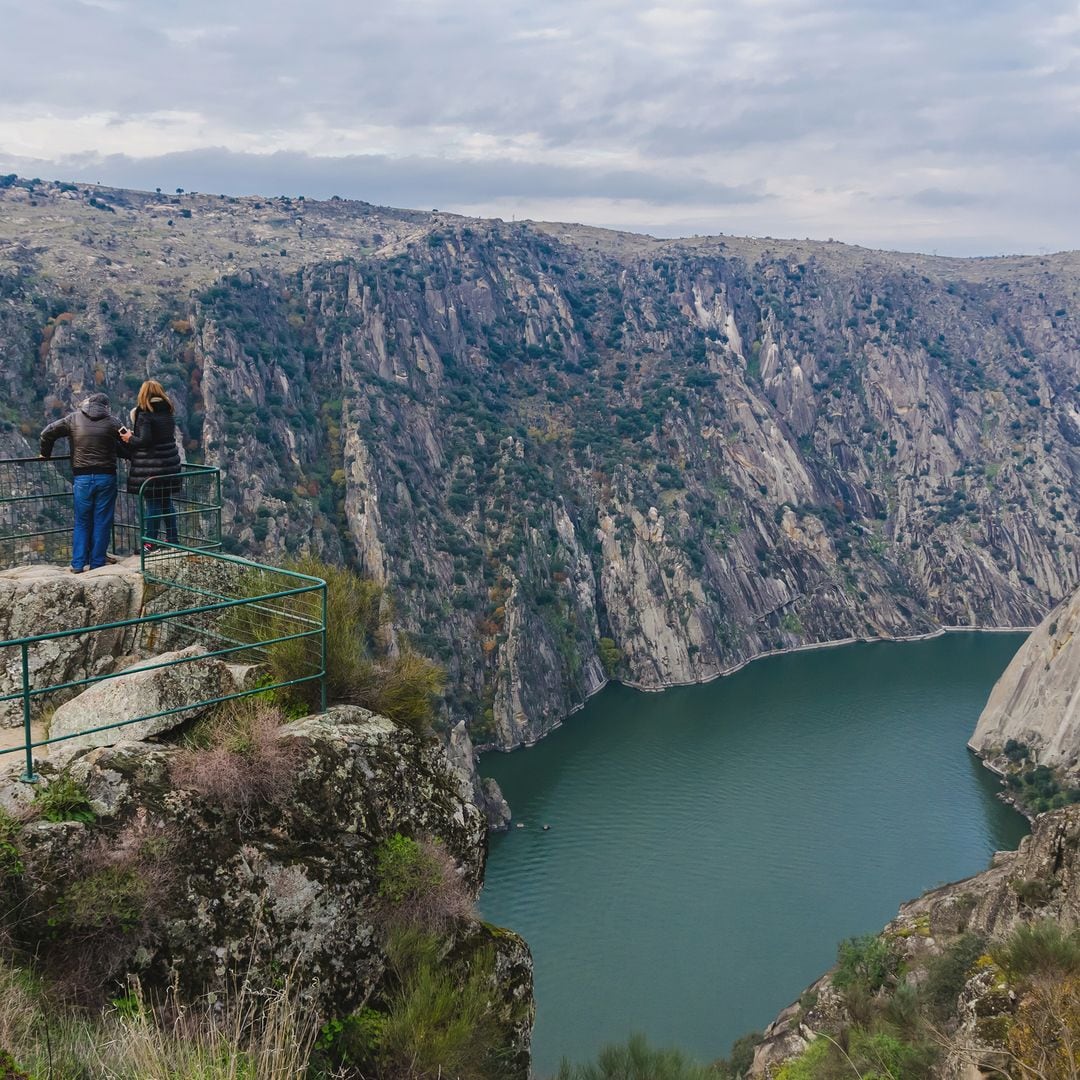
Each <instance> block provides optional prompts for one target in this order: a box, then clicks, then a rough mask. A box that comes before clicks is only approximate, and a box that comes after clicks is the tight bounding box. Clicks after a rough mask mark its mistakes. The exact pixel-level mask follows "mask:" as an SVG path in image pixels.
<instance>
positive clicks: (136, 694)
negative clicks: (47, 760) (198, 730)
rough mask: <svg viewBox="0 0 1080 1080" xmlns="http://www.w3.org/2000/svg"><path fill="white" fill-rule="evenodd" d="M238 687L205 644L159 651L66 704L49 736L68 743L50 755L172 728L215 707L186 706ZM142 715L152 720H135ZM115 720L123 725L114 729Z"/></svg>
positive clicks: (53, 721)
mask: <svg viewBox="0 0 1080 1080" xmlns="http://www.w3.org/2000/svg"><path fill="white" fill-rule="evenodd" d="M236 689H237V685H236V683H235V682H234V680H233V673H232V671H230V669H229V667H228V665H227V664H224V663H223V662H222V661H220V660H217V659H215V658H213V657H208V656H207V655H206V650H205V649H204V648H203V647H202V646H200V645H190V646H188V648H186V649H181V650H179V651H177V652H169V653H159V654H158V655H156V656H154V657H152V658H151V659H148V660H140V661H137V662H136V663H134V664H132V665H130V666H128V667H125V668H121V669H120V671H119V672H118V673H117V674H116V675H115V676H112V677H110V678H108V679H105V680H103V681H101V682H98V683H94V684H93V685H92V686H91V687H89V688H88V689H86V690H84V691H83V692H82V693H81V694H79V696H78V697H75V698H72V699H71V700H70V701H67V702H65V703H64V704H63V705H61V706H60V707H59V708H58V709H57V710H56V712H54V713H53V715H52V719H51V720H50V721H49V738H50V739H63V740H64V741H63V742H57V743H53V744H52V745H50V747H49V750H48V753H49V756H50V757H51V758H52V759H53V761H57V762H60V761H66V760H67V759H68V758H70V757H71V756H72V755H74V754H76V753H78V752H79V751H80V750H86V749H89V748H90V747H94V746H112V745H114V744H115V743H117V742H121V741H127V740H141V739H147V738H149V737H150V736H152V735H159V734H161V733H162V732H165V731H171V730H172V729H173V728H175V727H177V726H178V725H180V724H183V723H186V722H188V721H190V720H194V719H196V718H197V717H199V716H201V715H203V713H205V712H206V711H207V709H208V708H210V706H207V705H202V706H201V707H200V706H198V705H196V706H195V707H188V708H184V707H183V706H192V703H198V702H216V701H218V700H219V699H220V698H222V697H224V696H225V695H226V694H231V693H234V692H235V691H236ZM140 716H145V717H148V719H146V720H134V718H135V717H140ZM133 720H134V722H133ZM114 724H122V725H123V727H112V726H111V725H114ZM98 729H105V730H98ZM80 732H84V733H85V734H80Z"/></svg>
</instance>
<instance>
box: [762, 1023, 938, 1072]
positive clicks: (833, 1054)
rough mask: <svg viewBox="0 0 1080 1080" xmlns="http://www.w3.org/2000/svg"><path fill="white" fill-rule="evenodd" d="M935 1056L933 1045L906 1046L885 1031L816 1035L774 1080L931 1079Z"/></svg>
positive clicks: (911, 1044)
mask: <svg viewBox="0 0 1080 1080" xmlns="http://www.w3.org/2000/svg"><path fill="white" fill-rule="evenodd" d="M937 1055H938V1051H937V1049H936V1047H935V1046H934V1045H933V1044H932V1043H926V1042H909V1041H907V1040H905V1039H901V1038H899V1037H898V1036H896V1035H893V1034H891V1033H889V1032H885V1031H875V1032H868V1031H861V1030H859V1029H853V1030H852V1031H850V1032H847V1033H841V1035H840V1037H839V1038H837V1039H833V1038H832V1037H831V1036H827V1035H819V1036H818V1038H816V1039H815V1040H814V1041H813V1042H812V1043H811V1044H810V1045H809V1047H807V1049H806V1050H805V1051H803V1053H802V1054H800V1055H799V1056H798V1057H797V1058H794V1059H793V1060H791V1061H789V1062H786V1063H785V1064H784V1065H783V1066H781V1068H780V1069H779V1071H778V1072H777V1073H776V1080H842V1078H847V1080H850V1078H851V1077H853V1076H856V1077H859V1078H860V1080H916V1078H918V1077H925V1076H929V1075H930V1069H931V1066H932V1065H933V1062H934V1060H935V1058H936V1057H937Z"/></svg>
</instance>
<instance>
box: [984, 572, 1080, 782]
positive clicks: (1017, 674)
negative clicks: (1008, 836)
mask: <svg viewBox="0 0 1080 1080" xmlns="http://www.w3.org/2000/svg"><path fill="white" fill-rule="evenodd" d="M1078 632H1080V593H1077V594H1074V595H1073V596H1072V597H1070V598H1069V599H1068V600H1066V601H1064V602H1063V603H1061V604H1060V605H1059V606H1058V607H1056V608H1055V609H1054V610H1053V611H1051V612H1050V614H1049V615H1047V616H1046V618H1045V619H1044V620H1043V622H1042V623H1041V624H1040V625H1039V626H1038V628H1037V629H1036V630H1035V631H1034V632H1033V633H1032V635H1031V636H1030V637H1029V638H1028V639H1027V641H1025V642H1024V644H1023V645H1022V646H1021V647H1020V651H1019V652H1017V654H1016V656H1014V657H1013V659H1012V662H1011V663H1010V664H1009V666H1008V667H1007V668H1006V669H1005V672H1004V674H1003V675H1002V676H1001V678H1000V679H999V680H998V681H997V684H996V685H995V686H994V690H993V693H992V694H991V695H990V700H989V701H988V702H987V703H986V708H985V709H984V710H983V712H982V715H981V716H980V717H979V722H978V724H977V725H976V727H975V733H974V734H973V735H972V737H971V741H970V742H969V743H968V745H969V746H970V747H971V749H972V750H974V751H975V752H976V753H977V754H979V755H980V756H981V757H984V758H986V759H988V760H989V761H990V762H991V763H992V764H994V765H995V767H997V768H998V769H999V770H1002V771H1004V770H1008V769H1009V768H1010V765H1018V764H1020V761H1021V759H1023V761H1025V762H1026V761H1029V760H1030V762H1031V763H1032V764H1034V765H1045V766H1047V767H1048V768H1050V769H1054V770H1058V771H1059V772H1060V773H1061V774H1062V775H1063V776H1064V777H1065V778H1067V779H1069V780H1071V782H1072V783H1074V784H1075V783H1078V782H1080V638H1078V636H1077V635H1078ZM1006 748H1008V753H1006Z"/></svg>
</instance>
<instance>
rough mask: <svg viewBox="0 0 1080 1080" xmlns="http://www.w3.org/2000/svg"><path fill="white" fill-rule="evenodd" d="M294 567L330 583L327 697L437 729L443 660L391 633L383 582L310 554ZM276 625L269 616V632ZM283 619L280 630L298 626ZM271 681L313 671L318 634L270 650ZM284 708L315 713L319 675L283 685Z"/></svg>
mask: <svg viewBox="0 0 1080 1080" xmlns="http://www.w3.org/2000/svg"><path fill="white" fill-rule="evenodd" d="M287 568H288V569H289V570H294V571H296V572H297V573H301V574H307V575H308V576H310V577H317V578H322V579H323V580H324V581H325V582H326V696H327V700H328V701H330V702H331V703H345V704H350V705H360V706H363V707H364V708H366V709H370V710H371V711H372V712H376V713H379V714H380V715H382V716H386V717H389V719H391V720H393V721H394V722H395V723H397V724H400V725H402V726H403V727H407V728H408V729H409V730H410V731H413V732H415V733H416V734H418V735H425V734H427V733H428V732H429V731H430V730H431V722H432V719H433V716H434V707H433V703H434V701H435V699H436V698H437V696H438V695H439V694H440V693H441V692H442V689H443V686H444V684H445V673H444V672H443V670H442V668H440V667H439V666H438V665H437V664H435V663H433V662H432V661H431V660H428V659H427V658H426V657H423V656H421V655H420V654H419V653H417V652H416V651H415V650H414V649H413V648H412V647H411V646H410V645H409V644H408V643H407V642H404V641H399V642H397V643H396V645H397V648H396V649H391V648H390V646H391V645H392V644H394V643H393V642H391V641H389V640H387V624H388V622H389V618H390V611H389V604H388V601H387V599H386V596H385V593H384V591H383V588H382V586H380V585H378V584H377V583H376V582H374V581H370V580H368V579H366V578H362V577H360V576H359V575H358V574H356V573H354V572H353V571H352V570H347V569H345V568H343V567H340V566H333V565H331V564H330V563H325V562H323V561H322V560H320V559H316V558H315V557H314V556H310V555H309V556H305V557H303V558H301V559H297V560H294V561H292V562H290V563H288V564H287ZM244 588H246V590H247V592H248V593H249V594H250V595H257V594H258V592H259V591H262V588H261V584H260V581H259V578H258V577H257V576H253V577H252V579H251V580H250V581H249V582H247V583H246V585H245V586H244ZM243 618H244V616H243V615H238V616H237V619H236V621H237V623H238V625H237V626H236V627H233V628H232V629H233V630H235V632H236V634H237V635H239V636H241V638H242V639H246V640H249V641H250V640H254V639H255V638H254V635H252V634H251V631H250V629H249V628H245V626H244V625H242V620H243ZM274 629H275V628H274V627H273V626H272V625H271V626H269V627H267V626H266V624H265V623H264V624H263V626H262V627H261V628H260V630H261V634H262V636H263V637H274V636H279V635H278V633H268V630H269V631H273V630H274ZM292 632H293V630H292V628H291V626H289V627H285V624H284V623H282V630H281V631H280V636H285V635H286V634H288V633H292ZM265 653H266V657H267V661H268V663H269V666H270V672H271V681H272V682H274V683H290V682H293V681H294V680H296V679H301V678H304V677H305V676H308V675H310V674H311V671H312V663H313V657H312V639H311V638H293V639H292V640H289V641H280V642H277V643H275V644H273V645H270V646H267V647H266V649H265ZM276 696H277V698H278V700H279V701H280V702H281V703H282V704H283V706H284V707H285V708H286V709H289V708H296V707H302V708H303V709H305V710H306V711H309V712H313V711H315V710H316V709H317V708H318V707H319V684H318V682H317V681H314V680H312V681H309V682H301V683H296V685H293V686H283V687H281V688H280V689H278V690H277V691H276Z"/></svg>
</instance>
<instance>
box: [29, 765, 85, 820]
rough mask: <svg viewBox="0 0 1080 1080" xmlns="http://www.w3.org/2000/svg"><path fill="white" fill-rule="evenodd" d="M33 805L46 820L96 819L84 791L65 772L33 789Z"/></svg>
mask: <svg viewBox="0 0 1080 1080" xmlns="http://www.w3.org/2000/svg"><path fill="white" fill-rule="evenodd" d="M34 807H35V809H36V810H37V811H38V813H39V814H41V816H42V817H43V818H44V819H45V820H46V821H82V822H84V823H85V824H88V825H89V824H91V823H92V822H94V821H96V820H97V815H96V814H95V813H94V810H93V808H92V807H91V805H90V799H89V798H88V797H87V794H86V792H85V791H84V790H83V789H82V788H81V787H80V786H79V784H77V783H76V782H75V781H74V780H73V779H72V778H71V777H70V776H69V775H68V774H67V773H61V774H60V775H59V776H57V777H56V778H55V779H54V780H50V781H49V782H48V783H47V784H45V785H44V786H42V787H39V788H37V789H36V790H35V791H34Z"/></svg>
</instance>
